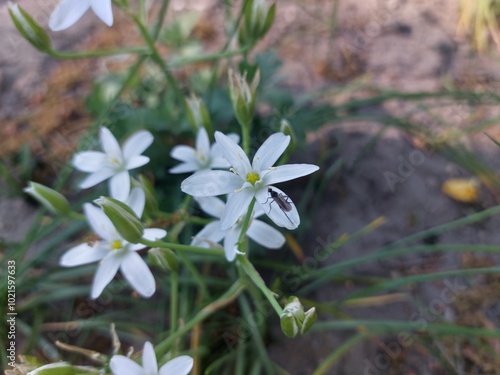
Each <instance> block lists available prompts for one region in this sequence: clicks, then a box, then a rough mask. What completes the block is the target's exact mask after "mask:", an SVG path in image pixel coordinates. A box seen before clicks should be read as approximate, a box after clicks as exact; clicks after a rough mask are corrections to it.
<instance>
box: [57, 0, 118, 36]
mask: <svg viewBox="0 0 500 375" xmlns="http://www.w3.org/2000/svg"><path fill="white" fill-rule="evenodd" d="M111 1H112V0H62V1H61V2H60V3H59V5H58V6H57V7H56V9H54V11H53V12H52V14H51V15H50V19H49V27H50V28H51V29H52V30H53V31H61V30H64V29H67V28H68V27H70V26H73V25H74V24H75V22H76V21H78V20H79V19H80V18H81V17H82V16H83V14H84V13H85V12H86V11H87V10H88V9H89V8H92V10H93V11H94V13H95V14H96V15H97V17H99V18H100V19H101V20H102V22H104V23H105V24H106V25H108V26H111V25H113V11H112V9H111Z"/></svg>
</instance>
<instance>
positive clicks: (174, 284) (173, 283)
mask: <svg viewBox="0 0 500 375" xmlns="http://www.w3.org/2000/svg"><path fill="white" fill-rule="evenodd" d="M178 311H179V274H178V273H177V271H172V273H171V274H170V334H171V335H173V334H175V331H176V330H177V312H178ZM175 349H176V348H174V350H173V352H174V353H172V354H175V352H176V350H175ZM172 357H175V355H172Z"/></svg>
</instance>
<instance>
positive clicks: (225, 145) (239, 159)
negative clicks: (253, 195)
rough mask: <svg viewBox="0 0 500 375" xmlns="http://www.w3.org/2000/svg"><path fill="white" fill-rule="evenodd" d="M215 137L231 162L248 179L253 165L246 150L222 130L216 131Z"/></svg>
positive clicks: (243, 177)
mask: <svg viewBox="0 0 500 375" xmlns="http://www.w3.org/2000/svg"><path fill="white" fill-rule="evenodd" d="M215 139H216V140H217V143H218V144H219V145H220V146H221V150H222V154H223V155H224V157H225V158H226V160H227V161H228V162H229V164H231V166H232V167H233V168H234V169H235V170H236V172H237V173H238V174H239V175H240V176H241V178H242V179H246V176H247V174H248V173H250V172H251V171H252V167H251V166H250V161H249V160H248V157H247V156H246V154H245V151H243V149H242V148H241V147H240V146H238V144H237V143H236V142H234V141H233V140H232V139H231V138H229V137H228V136H226V135H224V134H222V133H221V132H215Z"/></svg>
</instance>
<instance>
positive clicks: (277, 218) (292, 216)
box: [256, 186, 300, 230]
mask: <svg viewBox="0 0 500 375" xmlns="http://www.w3.org/2000/svg"><path fill="white" fill-rule="evenodd" d="M270 188H271V189H273V190H274V191H275V192H276V193H278V194H281V199H285V200H286V202H287V203H288V204H289V205H290V211H286V210H283V209H281V208H280V206H279V205H278V203H277V202H276V201H275V199H273V198H271V197H269V195H268V193H267V192H266V191H264V190H259V191H258V192H257V194H256V198H257V201H258V203H260V204H261V205H262V209H263V210H264V212H265V213H266V215H267V216H269V218H270V219H271V220H272V221H274V223H275V224H276V225H278V226H280V227H284V228H287V229H289V230H293V229H296V228H297V227H298V226H299V224H300V217H299V212H298V211H297V208H296V207H295V204H294V203H293V202H292V200H291V199H290V198H289V197H288V196H287V195H286V194H285V193H283V191H281V190H280V189H278V188H275V187H274V186H271V187H270Z"/></svg>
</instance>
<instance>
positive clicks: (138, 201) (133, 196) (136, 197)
mask: <svg viewBox="0 0 500 375" xmlns="http://www.w3.org/2000/svg"><path fill="white" fill-rule="evenodd" d="M125 203H126V204H127V206H129V207H130V208H131V209H132V211H134V212H135V214H136V215H137V217H138V218H141V216H142V212H143V211H144V206H145V205H146V194H145V193H144V190H142V189H141V188H140V187H135V188H133V189H132V191H131V192H130V195H129V196H128V198H127V200H126V201H125Z"/></svg>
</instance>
